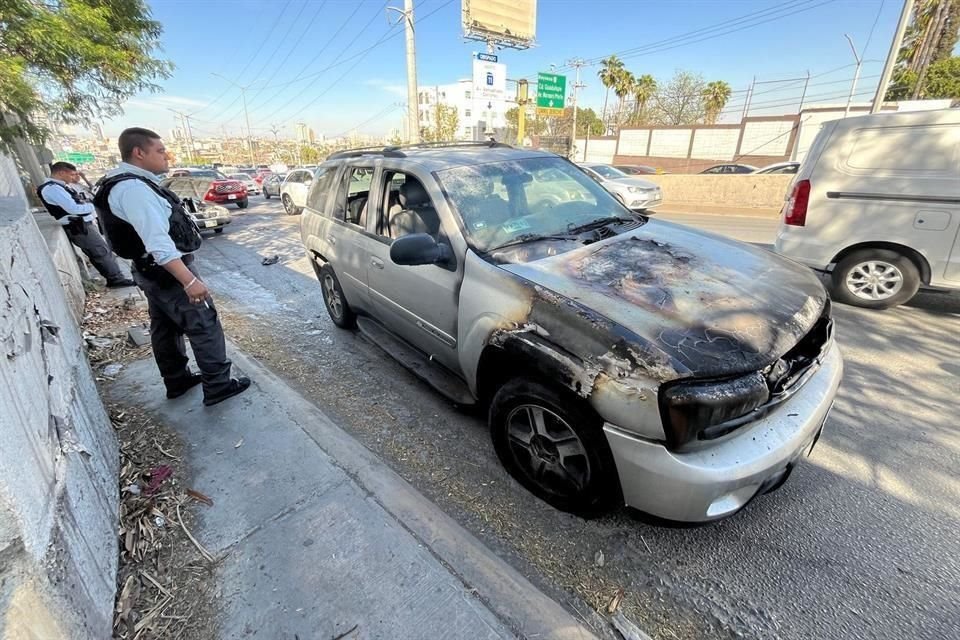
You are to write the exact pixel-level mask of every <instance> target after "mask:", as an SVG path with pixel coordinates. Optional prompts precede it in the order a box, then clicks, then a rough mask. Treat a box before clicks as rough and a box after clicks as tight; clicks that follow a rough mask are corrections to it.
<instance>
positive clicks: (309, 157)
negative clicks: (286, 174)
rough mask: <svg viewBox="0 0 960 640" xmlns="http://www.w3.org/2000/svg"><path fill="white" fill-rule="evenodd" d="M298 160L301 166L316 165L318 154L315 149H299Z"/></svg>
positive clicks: (318, 158)
mask: <svg viewBox="0 0 960 640" xmlns="http://www.w3.org/2000/svg"><path fill="white" fill-rule="evenodd" d="M300 160H301V162H303V164H316V163H317V162H319V161H320V152H319V151H317V149H316V148H315V147H307V146H303V147H300Z"/></svg>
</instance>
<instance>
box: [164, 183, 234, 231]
mask: <svg viewBox="0 0 960 640" xmlns="http://www.w3.org/2000/svg"><path fill="white" fill-rule="evenodd" d="M209 182H210V181H209V180H208V179H206V178H195V177H189V176H181V177H176V178H166V179H165V180H163V181H162V182H161V184H162V185H163V186H164V187H166V188H168V189H170V190H171V191H173V192H174V193H175V194H177V196H179V197H180V199H181V200H183V204H184V207H185V208H186V209H187V213H189V214H190V216H191V217H192V218H193V220H194V222H196V223H197V227H198V228H199V229H200V231H213V232H214V233H223V228H224V227H226V226H227V225H228V224H230V222H231V218H230V212H229V211H228V210H227V208H226V207H224V206H221V205H218V204H212V203H211V202H209V201H205V200H204V199H203V197H202V196H203V195H204V191H203V190H204V189H205V188H206V185H208V184H209Z"/></svg>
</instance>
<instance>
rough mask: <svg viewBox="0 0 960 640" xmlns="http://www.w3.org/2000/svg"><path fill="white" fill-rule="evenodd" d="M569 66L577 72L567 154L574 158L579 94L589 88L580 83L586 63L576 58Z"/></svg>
mask: <svg viewBox="0 0 960 640" xmlns="http://www.w3.org/2000/svg"><path fill="white" fill-rule="evenodd" d="M567 64H568V65H569V66H571V67H573V68H574V69H576V70H577V76H576V80H574V82H573V130H572V131H571V132H570V152H569V153H568V154H567V155H569V156H571V157H572V156H573V152H574V150H573V148H574V142H575V141H576V139H577V93H578V92H579V90H580V89H582V88H583V87H585V86H587V85H585V84H583V83H582V82H580V68H581V67H583V66H584V64H586V63H585V62H584V61H583V59H582V58H574V59H573V60H571V61H569V62H568V63H567Z"/></svg>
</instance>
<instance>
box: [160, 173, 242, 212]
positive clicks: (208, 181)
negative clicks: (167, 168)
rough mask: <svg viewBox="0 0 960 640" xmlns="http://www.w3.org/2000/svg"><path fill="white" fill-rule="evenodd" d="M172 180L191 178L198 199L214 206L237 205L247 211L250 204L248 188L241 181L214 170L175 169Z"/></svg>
mask: <svg viewBox="0 0 960 640" xmlns="http://www.w3.org/2000/svg"><path fill="white" fill-rule="evenodd" d="M171 178H191V183H192V184H193V190H194V191H195V192H196V197H197V198H199V199H200V200H204V201H206V202H213V203H214V204H222V205H227V204H235V205H237V207H238V208H239V209H246V208H247V205H249V204H250V200H249V196H248V194H247V188H246V187H245V186H243V183H242V182H240V181H239V180H231V179H230V178H228V177H227V176H225V175H223V174H222V173H220V172H219V171H215V170H213V169H174V170H173V171H171V172H170V173H169V177H168V179H171Z"/></svg>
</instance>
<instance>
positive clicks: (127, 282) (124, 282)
mask: <svg viewBox="0 0 960 640" xmlns="http://www.w3.org/2000/svg"><path fill="white" fill-rule="evenodd" d="M136 284H137V283H136V282H134V281H133V280H131V279H130V278H120V279H119V280H111V281H110V282H108V283H107V289H118V288H120V287H134V286H136Z"/></svg>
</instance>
